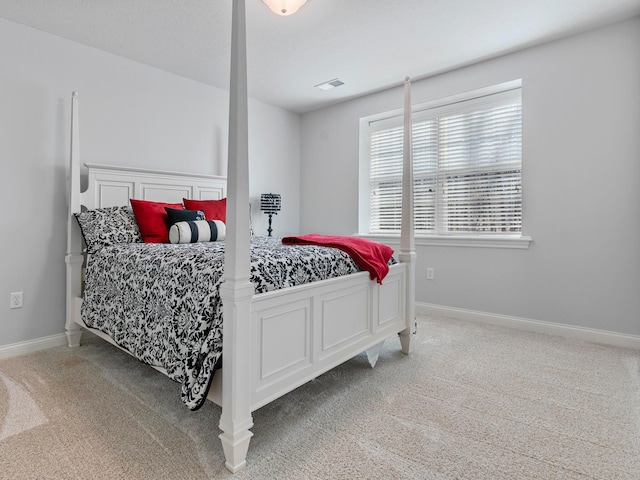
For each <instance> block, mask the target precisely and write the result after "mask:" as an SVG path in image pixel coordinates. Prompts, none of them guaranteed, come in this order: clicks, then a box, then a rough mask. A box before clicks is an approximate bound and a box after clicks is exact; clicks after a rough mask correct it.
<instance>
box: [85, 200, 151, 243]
mask: <svg viewBox="0 0 640 480" xmlns="http://www.w3.org/2000/svg"><path fill="white" fill-rule="evenodd" d="M74 216H75V217H76V220H77V221H78V225H80V231H81V232H82V236H83V237H84V243H85V244H86V245H87V252H88V253H95V252H96V251H98V250H100V249H101V248H102V247H109V246H111V245H119V244H121V243H141V242H142V237H141V236H140V229H139V228H138V224H137V223H136V218H135V217H134V215H133V211H132V210H131V207H128V206H124V207H108V208H96V209H93V210H86V211H84V212H81V213H76V214H74Z"/></svg>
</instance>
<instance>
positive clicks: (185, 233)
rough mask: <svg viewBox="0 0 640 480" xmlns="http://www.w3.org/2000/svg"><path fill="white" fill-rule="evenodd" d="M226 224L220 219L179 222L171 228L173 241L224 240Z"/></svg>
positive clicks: (170, 239)
mask: <svg viewBox="0 0 640 480" xmlns="http://www.w3.org/2000/svg"><path fill="white" fill-rule="evenodd" d="M226 230H227V229H226V226H225V224H224V223H223V222H221V221H220V220H194V221H188V222H178V223H174V224H173V225H171V228H170V229H169V241H170V242H171V243H197V242H215V241H221V240H224V237H225V234H226Z"/></svg>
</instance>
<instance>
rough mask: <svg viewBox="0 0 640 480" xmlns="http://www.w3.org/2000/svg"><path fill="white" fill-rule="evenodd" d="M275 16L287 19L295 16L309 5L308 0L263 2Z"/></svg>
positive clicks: (266, 0) (269, 0) (272, 0)
mask: <svg viewBox="0 0 640 480" xmlns="http://www.w3.org/2000/svg"><path fill="white" fill-rule="evenodd" d="M262 1H263V2H264V3H266V4H267V5H268V6H269V8H270V9H271V11H272V12H273V13H275V14H278V15H282V16H283V17H286V16H287V15H293V14H294V13H296V12H297V11H298V9H299V8H300V7H301V6H302V5H304V4H305V3H307V0H262Z"/></svg>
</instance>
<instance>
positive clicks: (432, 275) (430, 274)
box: [427, 267, 435, 280]
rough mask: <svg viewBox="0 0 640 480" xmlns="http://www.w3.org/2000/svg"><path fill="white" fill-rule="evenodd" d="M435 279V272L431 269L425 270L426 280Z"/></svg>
mask: <svg viewBox="0 0 640 480" xmlns="http://www.w3.org/2000/svg"><path fill="white" fill-rule="evenodd" d="M434 278H435V270H434V269H433V268H432V267H429V268H427V280H433V279H434Z"/></svg>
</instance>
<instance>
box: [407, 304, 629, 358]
mask: <svg viewBox="0 0 640 480" xmlns="http://www.w3.org/2000/svg"><path fill="white" fill-rule="evenodd" d="M416 313H418V314H424V315H429V314H431V315H442V316H445V317H451V318H455V319H458V320H468V321H475V322H483V323H489V324H491V325H500V326H503V327H511V328H517V329H520V330H526V331H529V332H537V333H546V334H549V335H559V336H562V337H568V338H577V339H580V340H586V341H588V342H595V343H604V344H607V345H614V346H616V347H624V348H633V349H639V350H640V336H638V335H629V334H625V333H617V332H610V331H607V330H597V329H595V328H586V327H576V326H573V325H564V324H561V323H553V322H544V321H541V320H531V319H527V318H519V317H511V316H508V315H498V314H494V313H486V312H476V311H473V310H465V309H462V308H453V307H445V306H442V305H433V304H429V303H416Z"/></svg>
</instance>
